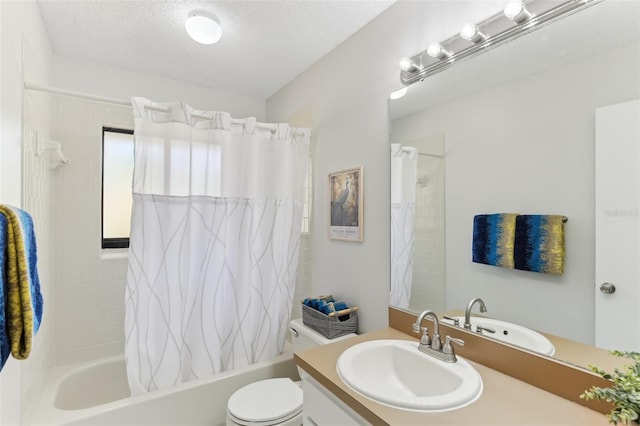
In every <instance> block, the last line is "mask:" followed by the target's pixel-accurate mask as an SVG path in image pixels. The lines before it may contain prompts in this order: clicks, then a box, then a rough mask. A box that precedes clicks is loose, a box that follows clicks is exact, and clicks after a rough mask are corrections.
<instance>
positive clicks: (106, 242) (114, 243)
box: [100, 126, 133, 249]
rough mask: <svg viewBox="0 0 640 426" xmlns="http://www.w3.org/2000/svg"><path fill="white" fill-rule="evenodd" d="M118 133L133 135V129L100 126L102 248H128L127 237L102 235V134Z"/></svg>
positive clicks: (101, 222) (102, 222)
mask: <svg viewBox="0 0 640 426" xmlns="http://www.w3.org/2000/svg"><path fill="white" fill-rule="evenodd" d="M105 132H109V133H120V134H126V135H133V129H125V128H121V127H112V126H102V161H101V163H102V168H101V175H102V176H101V180H100V247H101V248H102V249H125V248H126V249H128V248H129V237H126V238H105V237H104V134H105Z"/></svg>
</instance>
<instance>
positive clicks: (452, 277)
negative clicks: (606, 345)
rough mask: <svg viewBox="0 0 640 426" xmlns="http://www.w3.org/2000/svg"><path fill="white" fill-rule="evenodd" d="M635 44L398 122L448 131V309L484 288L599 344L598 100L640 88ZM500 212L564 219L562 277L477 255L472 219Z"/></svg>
mask: <svg viewBox="0 0 640 426" xmlns="http://www.w3.org/2000/svg"><path fill="white" fill-rule="evenodd" d="M638 51H640V50H639V47H638V45H637V44H634V45H631V46H627V47H624V48H618V49H615V50H613V51H610V52H607V53H604V54H600V55H598V56H595V57H591V58H588V59H584V60H580V61H576V62H573V63H570V64H565V65H563V66H561V67H557V68H555V69H553V70H548V71H545V72H541V73H538V74H536V75H533V76H531V77H528V78H525V79H522V80H520V81H516V82H511V83H508V84H505V85H502V86H499V87H496V88H492V89H489V90H485V91H483V92H480V93H476V94H473V95H470V96H466V97H464V98H460V99H457V100H454V101H451V102H448V103H446V104H444V105H439V106H437V107H434V108H431V109H428V110H426V111H423V112H420V113H417V114H414V115H412V116H409V117H406V118H404V119H400V120H396V121H394V125H393V134H394V140H399V141H402V140H413V139H415V138H417V137H420V136H425V135H429V134H440V133H444V134H445V141H446V142H445V143H446V238H447V239H446V271H447V278H446V281H447V293H446V299H447V308H449V309H454V308H457V309H460V308H463V307H464V306H466V303H467V302H468V300H470V299H471V298H473V297H482V298H483V299H484V301H485V302H486V304H487V308H488V310H489V312H488V314H489V315H491V316H495V317H497V318H501V319H506V320H511V321H514V322H516V323H519V324H522V325H525V326H529V327H532V328H537V329H540V330H544V331H547V332H550V333H554V334H558V335H561V336H565V337H570V338H572V339H574V340H578V341H581V342H584V343H588V344H593V343H594V334H593V330H594V303H595V302H594V284H595V276H594V274H595V270H594V268H595V266H594V265H595V263H594V262H595V221H594V215H595V211H594V208H595V207H594V196H595V195H594V182H595V169H594V146H595V131H594V129H595V108H598V107H601V106H605V105H610V104H615V103H619V102H624V101H627V100H631V99H636V98H639V97H640V80H639V79H638V75H640V63H639V62H640V61H639V60H638ZM611 69H615V72H614V74H612V73H611V71H610V70H611ZM607 75H609V76H611V75H615V78H603V76H607ZM514 111H517V113H513V112H514ZM501 212H502V213H509V212H514V213H521V214H561V215H565V216H567V217H568V218H569V221H568V222H567V224H566V225H565V235H566V238H565V246H566V249H565V252H566V258H565V272H564V274H562V275H552V274H541V273H533V272H525V271H519V270H509V269H503V268H497V267H492V266H487V265H481V264H476V263H472V262H471V245H472V241H471V238H472V228H473V216H474V215H476V214H483V213H501Z"/></svg>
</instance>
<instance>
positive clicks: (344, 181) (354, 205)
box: [329, 166, 364, 241]
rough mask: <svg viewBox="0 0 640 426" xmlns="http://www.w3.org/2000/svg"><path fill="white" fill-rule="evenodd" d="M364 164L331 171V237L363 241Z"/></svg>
mask: <svg viewBox="0 0 640 426" xmlns="http://www.w3.org/2000/svg"><path fill="white" fill-rule="evenodd" d="M363 192H364V188H363V175H362V166H360V167H356V168H353V169H347V170H341V171H339V172H334V173H329V200H330V203H329V238H330V239H333V240H344V241H362V238H363V229H364V222H363V220H362V219H363V213H364V211H363V210H364V205H363V204H362V194H363Z"/></svg>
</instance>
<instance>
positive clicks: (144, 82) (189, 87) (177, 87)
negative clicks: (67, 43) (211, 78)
mask: <svg viewBox="0 0 640 426" xmlns="http://www.w3.org/2000/svg"><path fill="white" fill-rule="evenodd" d="M125 67H126V64H123V68H116V67H111V66H106V65H102V64H99V63H96V62H92V61H87V60H83V59H79V58H73V57H69V56H63V55H54V57H53V71H52V77H51V85H52V86H54V87H56V88H59V89H64V90H71V91H75V92H81V93H88V94H92V95H99V96H104V97H108V98H115V99H122V100H129V99H130V98H131V97H132V96H142V97H146V98H149V99H151V100H152V101H155V102H184V103H187V104H189V105H191V106H192V107H194V108H196V109H201V110H206V111H227V112H229V113H230V114H231V116H232V117H234V118H244V117H249V116H253V117H256V118H257V119H258V121H263V120H264V116H265V102H264V100H263V99H258V98H253V97H250V96H244V95H242V96H241V95H236V94H233V93H229V92H227V91H224V90H219V89H212V88H209V87H204V86H200V85H197V84H192V83H188V82H184V81H179V80H175V79H172V78H167V77H162V76H159V75H154V74H145V73H139V72H133V71H127V70H126V69H124V68H125Z"/></svg>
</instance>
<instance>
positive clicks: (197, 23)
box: [184, 12, 222, 44]
mask: <svg viewBox="0 0 640 426" xmlns="http://www.w3.org/2000/svg"><path fill="white" fill-rule="evenodd" d="M184 27H185V29H186V30H187V34H189V37H191V38H192V39H193V40H194V41H196V42H198V43H200V44H214V43H216V42H217V41H218V40H220V37H222V28H220V25H219V24H218V23H217V22H216V21H215V20H213V19H212V18H209V17H208V16H203V15H202V14H200V13H199V12H193V13H191V14H190V15H189V17H188V18H187V21H186V22H185V23H184Z"/></svg>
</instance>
